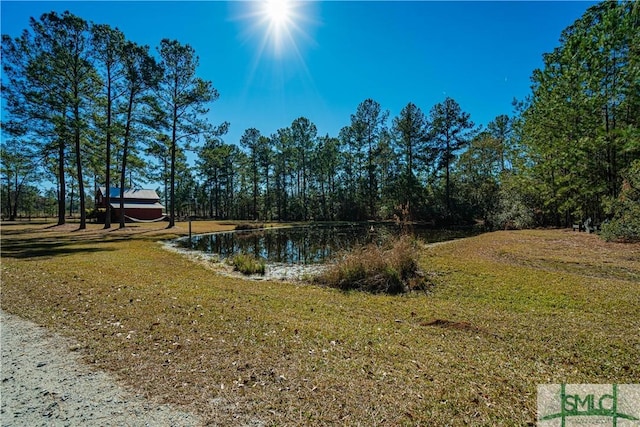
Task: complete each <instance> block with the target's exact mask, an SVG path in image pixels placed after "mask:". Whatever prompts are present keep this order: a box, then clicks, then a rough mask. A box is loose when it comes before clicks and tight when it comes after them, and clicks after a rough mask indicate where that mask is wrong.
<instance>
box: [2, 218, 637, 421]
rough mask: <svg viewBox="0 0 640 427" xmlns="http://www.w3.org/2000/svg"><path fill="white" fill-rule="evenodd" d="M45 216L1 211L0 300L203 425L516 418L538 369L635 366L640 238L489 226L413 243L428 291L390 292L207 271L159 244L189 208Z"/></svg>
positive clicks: (609, 373) (556, 378) (527, 414)
mask: <svg viewBox="0 0 640 427" xmlns="http://www.w3.org/2000/svg"><path fill="white" fill-rule="evenodd" d="M192 226H193V227H194V228H195V227H198V230H197V231H194V232H205V231H215V230H221V229H232V228H233V227H234V226H235V224H221V223H213V222H211V223H204V222H202V223H200V222H194V223H193V224H192ZM44 227H45V226H43V225H39V226H22V225H20V226H4V225H3V227H2V301H1V303H2V308H3V309H4V310H6V311H8V312H11V313H15V314H18V315H20V316H23V317H26V318H29V319H32V320H34V321H36V322H38V323H40V324H43V325H46V326H48V327H51V328H55V329H56V330H57V331H59V332H61V333H63V334H67V335H70V336H73V337H74V338H76V339H77V340H79V341H80V343H81V345H82V349H81V351H82V352H83V354H84V355H85V359H86V360H87V361H88V362H89V363H92V364H95V365H96V366H98V367H100V368H102V369H106V370H109V371H111V372H112V373H114V374H115V375H117V376H118V377H119V378H120V379H121V381H123V382H125V383H128V384H129V385H130V387H132V388H134V389H135V390H136V391H138V392H143V393H145V394H147V395H148V396H151V397H154V398H157V399H159V400H162V401H166V402H172V403H175V404H181V405H185V406H186V409H191V410H194V411H196V412H198V413H199V414H201V415H202V416H204V417H205V418H206V419H208V420H210V421H211V422H212V423H213V424H218V425H245V424H247V423H249V422H251V421H252V420H256V419H257V420H260V421H262V422H264V423H265V424H267V425H526V424H530V423H533V422H534V419H535V407H536V400H535V399H536V386H537V384H540V383H553V382H556V383H557V382H569V383H573V382H578V383H609V382H617V383H633V382H637V378H640V367H639V366H638V363H637V361H638V360H640V337H639V336H638V334H631V333H629V331H637V330H639V329H640V319H639V318H638V316H637V313H638V312H640V287H639V283H638V280H637V277H638V276H637V274H638V272H639V271H640V265H639V263H638V260H639V259H638V255H639V254H640V245H622V244H609V243H603V242H601V241H600V240H598V239H597V237H595V236H587V235H585V234H583V233H580V234H578V233H575V234H571V233H565V232H562V231H530V232H528V231H527V232H499V233H491V234H486V235H482V236H478V237H474V238H471V239H466V240H461V241H455V242H452V243H448V244H446V245H440V246H436V247H432V248H427V249H420V250H418V251H417V252H416V255H418V259H419V266H420V268H421V269H423V270H424V271H427V272H430V273H433V274H431V275H430V278H431V280H432V281H433V282H434V283H435V286H434V288H433V290H432V292H431V293H430V294H429V295H425V294H424V293H413V294H408V295H403V296H388V295H380V294H376V295H374V294H367V293H360V292H342V291H339V290H336V289H330V288H324V287H316V286H309V285H301V284H289V283H280V282H271V281H260V282H256V281H246V280H241V279H236V278H229V277H224V276H220V275H216V274H214V273H213V272H211V271H210V270H207V269H206V268H204V267H203V266H201V265H199V264H196V263H193V262H191V261H189V260H188V259H186V258H183V257H181V256H179V255H178V254H175V253H172V252H168V251H165V250H163V249H162V248H161V245H159V244H158V243H157V241H158V240H159V239H161V238H162V239H164V238H168V237H174V236H177V235H184V234H185V233H186V232H187V231H188V230H187V228H186V224H184V225H183V224H180V228H179V229H174V230H163V229H161V228H160V227H161V225H157V224H156V225H147V224H145V225H144V226H140V227H139V228H131V229H130V230H129V231H127V232H116V231H114V232H104V231H102V230H100V229H98V228H97V226H95V227H94V226H93V225H92V226H91V227H90V228H91V229H90V230H89V231H87V232H69V231H67V230H65V231H55V230H52V229H45V228H44ZM592 237H593V238H592ZM582 260H585V261H584V262H583V261H582ZM575 265H577V266H578V267H577V268H575V267H574V266H575ZM434 319H435V320H434Z"/></svg>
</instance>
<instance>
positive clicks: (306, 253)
mask: <svg viewBox="0 0 640 427" xmlns="http://www.w3.org/2000/svg"><path fill="white" fill-rule="evenodd" d="M411 232H412V233H413V234H414V235H415V236H416V237H417V238H419V239H421V240H423V241H425V242H426V243H433V242H438V241H444V240H451V239H455V238H459V237H465V236H468V235H469V234H470V231H469V230H458V231H451V230H434V229H430V228H420V227H412V230H411ZM400 234H401V229H400V227H399V226H397V225H395V224H388V223H381V224H373V225H372V224H363V223H354V224H346V225H311V226H305V227H286V228H268V229H258V230H242V231H232V232H222V233H214V234H205V235H198V236H194V237H193V238H192V241H191V243H189V240H188V239H182V240H180V241H179V242H178V245H179V246H180V247H182V248H185V249H191V250H196V251H201V252H204V253H207V254H211V255H215V256H217V257H218V258H220V259H226V258H230V257H233V256H234V255H236V254H239V253H245V254H251V255H254V256H256V257H259V258H262V259H264V260H266V262H267V263H268V264H288V265H317V264H323V263H325V262H326V261H328V260H331V259H332V258H334V257H335V256H336V255H337V254H339V253H341V252H344V251H349V250H351V249H353V248H355V247H357V246H361V245H364V244H367V243H371V242H375V243H377V244H381V243H383V242H384V241H385V240H387V239H389V238H390V237H393V236H399V235H400Z"/></svg>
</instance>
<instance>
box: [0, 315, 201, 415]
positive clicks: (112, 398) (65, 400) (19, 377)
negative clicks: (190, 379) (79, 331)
mask: <svg viewBox="0 0 640 427" xmlns="http://www.w3.org/2000/svg"><path fill="white" fill-rule="evenodd" d="M0 328H1V329H0V335H1V337H2V341H1V353H2V370H1V373H2V384H1V388H0V392H1V393H0V400H1V402H2V404H1V410H0V425H2V426H3V427H9V426H29V427H31V426H197V425H201V424H202V422H201V420H199V419H198V418H197V417H195V416H193V415H191V414H188V413H185V412H179V411H176V410H174V409H172V408H171V407H169V406H168V405H159V404H156V403H152V402H150V401H148V400H145V399H144V398H142V397H141V396H136V395H133V394H132V393H130V392H128V391H126V390H124V389H123V388H122V387H120V386H119V385H117V384H116V382H115V381H114V379H113V378H112V377H110V376H109V375H107V374H106V373H104V372H100V371H96V370H94V369H91V368H90V367H89V366H87V365H86V364H84V363H83V362H82V360H81V358H80V355H79V354H78V353H75V352H73V351H72V349H73V348H74V343H73V342H72V341H71V340H69V339H67V338H64V337H61V336H60V335H57V334H53V333H51V332H49V331H48V330H47V329H45V328H42V327H39V326H37V325H36V324H34V323H31V322H28V321H25V320H22V319H20V318H18V317H16V316H12V315H9V314H7V313H5V312H3V311H0Z"/></svg>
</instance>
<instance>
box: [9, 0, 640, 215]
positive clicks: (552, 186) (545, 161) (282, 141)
mask: <svg viewBox="0 0 640 427" xmlns="http://www.w3.org/2000/svg"><path fill="white" fill-rule="evenodd" d="M639 14H640V8H639V6H638V3H633V2H603V3H601V4H598V5H595V6H593V7H591V8H589V9H588V10H587V11H586V12H585V14H584V15H583V16H582V17H581V18H580V19H578V20H577V21H576V22H575V23H574V24H573V25H571V26H570V27H568V28H567V29H565V30H564V31H563V33H562V34H561V38H560V45H559V47H557V48H556V49H554V51H553V52H551V53H548V54H546V55H544V58H543V60H544V67H543V68H542V69H538V70H534V71H533V74H532V78H531V80H532V93H531V94H530V96H528V97H527V98H526V99H524V100H521V101H518V102H515V101H514V112H513V114H512V116H506V115H501V116H498V117H496V118H495V119H494V120H492V121H491V122H490V123H489V124H488V125H487V126H486V127H481V126H476V125H475V124H474V123H473V121H472V120H471V117H470V115H469V114H468V113H467V112H465V111H463V109H462V108H461V106H460V105H459V104H458V103H457V102H456V101H455V100H454V99H452V98H446V99H444V100H443V101H442V102H440V103H438V104H436V105H434V106H432V107H431V108H430V109H428V110H425V111H423V110H421V108H420V107H418V106H417V105H416V104H414V103H408V104H407V105H406V106H405V107H404V108H403V109H402V110H401V111H400V113H399V114H398V115H397V116H396V117H392V118H391V117H390V114H389V112H388V111H386V110H384V109H383V107H382V106H381V105H380V104H379V103H378V102H376V101H375V100H374V99H366V100H364V101H363V102H361V103H360V104H359V105H358V106H357V108H356V110H355V112H354V113H353V114H352V115H351V117H350V120H348V123H347V124H346V125H345V126H344V127H343V128H342V129H341V130H340V131H339V133H338V135H319V134H318V130H317V128H316V126H315V124H314V123H313V122H312V121H311V120H309V119H308V118H306V117H299V118H297V119H295V120H294V121H293V122H292V123H291V125H290V126H288V127H284V128H281V129H278V130H277V131H276V132H274V133H273V134H270V135H263V134H262V133H261V131H260V130H258V129H254V128H250V129H247V130H245V131H244V133H243V134H242V136H241V138H240V140H239V141H233V142H231V143H229V142H225V140H224V135H225V133H226V130H227V127H228V125H229V124H228V123H223V124H221V125H218V126H212V125H211V124H209V123H207V121H206V120H205V117H206V116H205V115H206V112H207V110H206V108H207V107H208V105H210V103H211V102H212V101H214V100H215V99H217V97H218V93H217V91H216V90H215V88H213V86H212V84H211V82H207V81H205V80H202V79H200V78H198V77H197V73H196V71H197V66H198V58H197V56H196V54H195V52H194V50H193V49H192V48H191V47H190V46H188V45H182V44H181V43H179V42H178V41H170V40H162V41H161V43H160V46H159V47H158V48H157V55H156V56H154V55H151V53H150V50H149V48H148V47H147V46H139V45H137V44H135V43H133V42H130V41H128V40H126V38H125V37H124V34H122V33H121V32H120V31H119V30H117V29H113V28H111V27H109V26H107V25H98V24H92V23H87V22H85V21H84V20H82V19H81V18H78V17H76V16H73V15H71V14H70V13H68V12H67V13H64V14H62V15H57V14H56V13H50V14H45V15H43V16H42V17H41V18H40V20H35V19H32V20H31V23H30V29H28V30H25V32H24V33H23V34H22V35H21V36H20V37H18V38H13V39H12V38H10V37H8V36H4V35H3V40H2V54H3V70H4V79H3V84H2V91H3V98H4V99H5V100H6V111H7V113H8V114H7V116H8V120H5V121H4V122H3V132H4V133H5V134H7V135H9V137H7V138H3V145H2V150H3V155H2V167H3V169H2V176H3V181H4V183H5V185H4V187H3V200H5V201H6V202H5V203H3V212H6V213H8V214H9V215H8V216H15V215H16V214H17V212H18V210H17V205H18V204H19V202H18V200H19V196H20V193H21V188H26V187H25V185H26V186H28V184H30V182H31V183H33V182H37V176H36V175H35V174H34V173H33V171H34V170H36V169H38V170H41V171H49V173H51V174H52V175H53V176H55V180H56V183H57V189H56V192H57V194H56V199H57V201H58V222H59V223H64V221H65V207H68V199H69V197H68V196H67V194H66V191H67V190H66V185H67V184H68V183H69V184H70V188H71V189H72V193H73V192H74V191H75V194H77V195H78V199H79V205H80V206H79V211H80V214H81V227H83V221H84V220H85V219H84V218H85V216H86V211H87V207H86V205H85V204H84V202H83V199H84V193H85V190H84V188H83V187H84V185H85V183H88V182H89V181H93V182H94V186H95V185H96V184H97V183H99V184H101V185H104V184H106V185H107V186H109V183H112V182H113V180H114V179H113V176H115V177H117V180H116V182H115V184H116V185H117V186H119V187H120V188H125V187H126V186H129V185H132V184H133V182H134V181H135V182H136V183H143V182H149V181H155V182H161V183H163V188H162V189H161V193H162V194H163V196H164V197H165V204H166V206H167V207H168V209H169V211H170V224H169V225H170V226H171V225H173V223H174V221H175V218H176V216H184V215H192V216H193V215H195V216H198V217H206V218H216V219H246V220H260V221H274V220H281V221H292V220H370V219H390V218H396V219H401V220H417V221H431V222H435V223H438V224H465V223H472V222H474V221H482V222H483V223H485V224H486V225H487V226H489V227H530V226H535V225H557V226H563V225H568V224H570V223H572V222H577V221H582V220H584V219H586V218H587V217H590V218H592V219H593V220H594V221H598V222H599V221H602V220H604V219H605V218H609V217H613V216H615V212H614V211H613V209H614V208H615V206H620V203H617V202H616V201H617V200H618V199H619V198H620V197H622V194H621V192H622V189H623V188H624V186H625V185H629V184H628V183H630V182H637V179H629V174H630V173H633V171H637V170H639V169H638V167H634V162H637V161H638V158H639V153H640V142H639V141H640V131H639V126H638V125H639V123H638V122H639V120H640V61H639V57H640V47H639V46H640V39H639V37H640V31H639V22H640V21H639ZM196 142H197V144H195V143H196ZM187 149H191V150H194V151H195V152H196V153H197V160H196V163H195V165H188V164H187V160H186V155H185V150H187ZM36 166H37V168H36ZM114 174H115V175H114ZM134 177H135V180H134ZM625 183H626V184H625ZM107 205H108V204H107ZM107 218H109V215H107ZM107 221H108V219H107ZM108 226H109V224H105V227H108ZM120 226H124V224H123V223H122V224H120Z"/></svg>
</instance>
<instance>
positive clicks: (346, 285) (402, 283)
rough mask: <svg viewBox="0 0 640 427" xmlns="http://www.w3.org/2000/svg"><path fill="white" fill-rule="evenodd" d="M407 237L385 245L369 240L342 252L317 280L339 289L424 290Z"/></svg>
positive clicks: (374, 291) (391, 292) (413, 252)
mask: <svg viewBox="0 0 640 427" xmlns="http://www.w3.org/2000/svg"><path fill="white" fill-rule="evenodd" d="M415 253H416V246H415V242H414V241H412V240H411V239H410V238H409V237H401V238H399V239H396V240H394V241H392V242H391V243H390V244H389V245H388V247H387V248H382V247H379V246H377V245H375V244H373V243H372V244H369V245H367V246H364V247H362V248H360V249H358V250H355V251H354V252H351V253H348V254H346V255H345V256H344V257H343V258H342V259H341V260H340V261H339V262H337V263H336V264H334V265H333V266H331V267H330V268H329V269H328V270H327V271H325V272H324V273H323V274H321V275H320V276H319V277H317V278H316V279H315V280H316V282H317V283H320V284H323V285H326V286H331V287H334V288H338V289H342V290H360V291H366V292H372V293H388V294H399V293H404V292H409V291H411V290H424V289H426V283H425V281H424V277H423V275H422V273H421V272H420V270H419V268H418V263H417V260H416V257H415Z"/></svg>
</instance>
